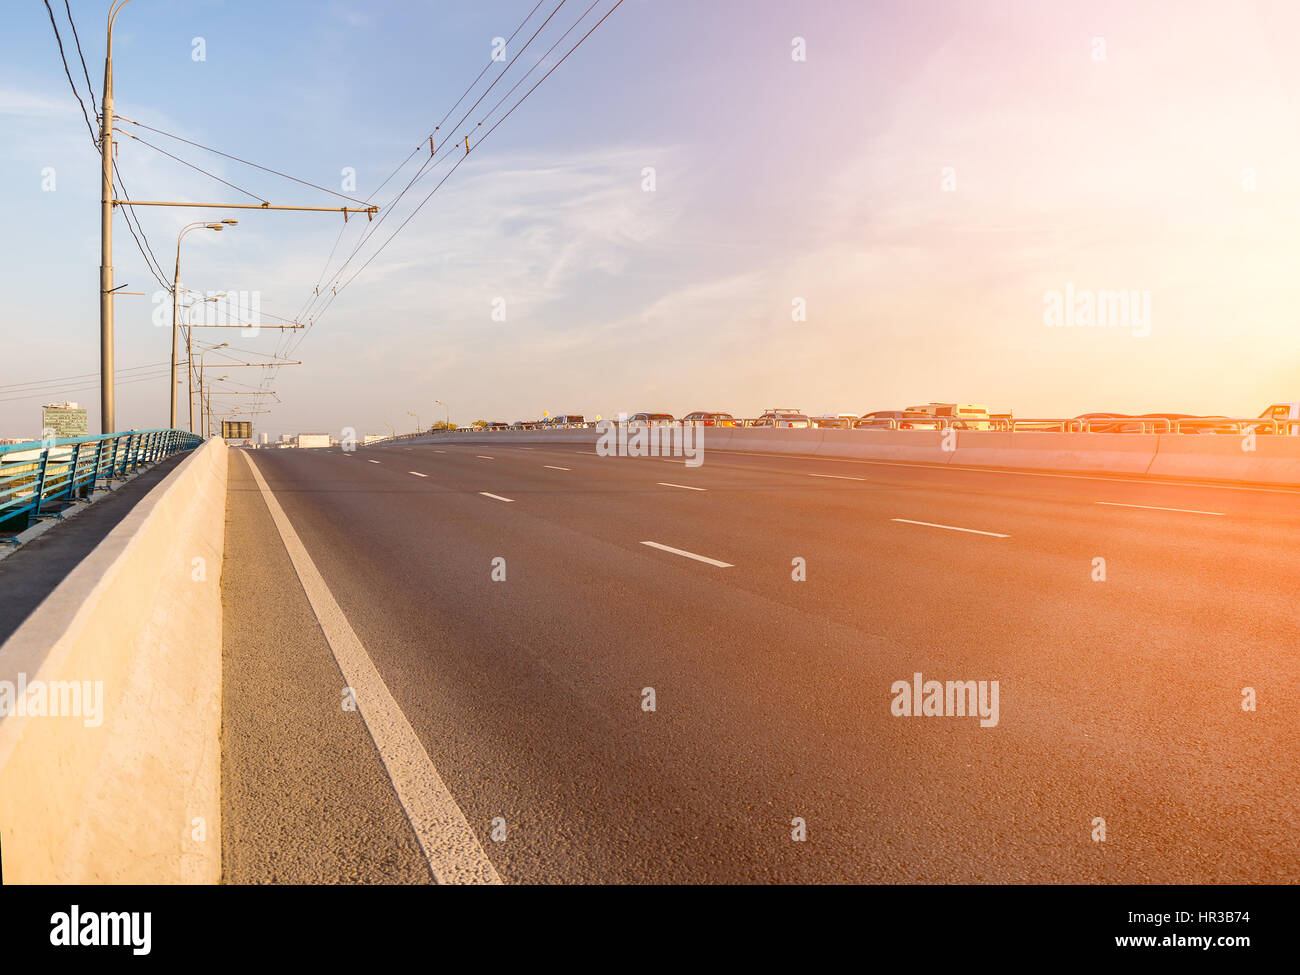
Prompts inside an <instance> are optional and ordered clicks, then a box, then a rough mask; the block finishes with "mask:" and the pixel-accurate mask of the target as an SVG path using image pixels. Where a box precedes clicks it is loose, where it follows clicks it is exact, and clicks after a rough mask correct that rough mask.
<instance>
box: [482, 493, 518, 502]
mask: <svg viewBox="0 0 1300 975" xmlns="http://www.w3.org/2000/svg"><path fill="white" fill-rule="evenodd" d="M479 494H481V495H483V497H485V498H495V499H496V500H497V501H511V502H513V501H514V500H515V499H514V498H503V497H501V495H499V494H488V493H487V492H486V491H480V492H479Z"/></svg>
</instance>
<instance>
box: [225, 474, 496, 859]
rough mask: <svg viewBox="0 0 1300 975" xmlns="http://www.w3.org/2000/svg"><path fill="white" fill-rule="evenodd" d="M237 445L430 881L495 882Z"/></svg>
mask: <svg viewBox="0 0 1300 975" xmlns="http://www.w3.org/2000/svg"><path fill="white" fill-rule="evenodd" d="M240 453H241V454H243V457H244V460H246V461H247V462H248V466H249V468H251V470H252V472H253V479H254V480H255V481H257V486H258V488H259V489H260V490H261V492H262V500H264V501H265V502H266V507H267V509H268V510H269V511H270V512H271V518H272V519H273V520H274V521H275V527H276V528H277V529H279V532H280V539H281V541H283V542H284V547H285V549H286V550H287V551H288V553H289V559H290V561H292V562H293V567H294V571H296V572H297V573H298V579H299V581H300V582H301V583H302V588H303V591H304V592H305V593H306V594H307V601H308V602H309V603H311V608H312V611H313V612H314V613H315V614H316V619H317V621H318V622H319V623H320V628H321V632H322V633H324V635H325V639H326V641H327V642H328V643H329V645H330V650H331V651H332V652H333V654H334V659H335V660H336V661H337V662H338V665H339V670H341V671H342V672H343V679H344V680H345V681H347V686H348V687H351V688H352V689H353V691H354V692H355V693H356V702H357V709H358V711H359V712H360V714H361V718H362V720H363V721H365V723H366V729H367V730H368V731H369V732H370V737H371V739H372V740H373V741H374V743H375V747H376V749H378V751H379V757H380V759H381V760H382V761H383V763H384V768H385V769H387V770H388V777H389V779H390V780H391V781H392V783H393V789H394V791H396V793H397V798H398V799H399V800H400V801H401V803H402V808H403V809H404V810H405V811H406V817H407V819H408V820H410V823H411V828H412V829H413V830H414V831H415V837H416V839H417V840H419V843H420V848H421V849H422V850H423V851H424V855H425V857H426V859H427V860H428V861H429V870H430V871H431V872H432V873H433V877H434V879H435V880H436V881H438V883H452V884H499V883H501V878H500V877H499V876H498V875H497V872H496V869H495V868H494V867H493V866H492V861H491V860H489V859H488V858H487V854H486V853H484V852H483V847H482V846H481V845H480V844H479V841H478V837H477V836H476V835H475V834H474V830H472V829H471V828H470V825H469V822H468V821H467V820H466V819H465V814H464V813H463V812H461V809H460V806H458V805H456V800H455V798H454V797H453V796H452V794H451V793H450V792H449V791H448V790H447V786H446V784H444V783H443V781H442V776H440V775H439V774H438V770H437V769H436V768H434V767H433V762H432V761H430V759H429V753H428V752H426V751H425V750H424V746H423V745H421V744H420V739H419V737H418V736H417V735H416V733H415V729H414V728H412V727H411V723H410V722H409V721H407V720H406V715H405V714H403V713H402V709H401V708H400V707H399V706H398V704H397V702H396V701H395V700H393V695H392V694H391V693H390V692H389V690H388V686H387V685H386V684H385V683H384V679H383V678H382V677H380V676H379V671H378V670H376V669H375V664H374V661H373V660H371V658H370V654H369V653H367V652H366V648H365V647H364V646H363V645H362V643H361V640H360V639H359V638H358V637H357V634H356V631H355V630H353V629H352V625H351V624H350V623H349V622H348V620H347V617H346V616H344V615H343V610H342V609H341V608H340V607H339V604H338V602H337V601H336V600H335V599H334V595H333V593H331V592H330V590H329V586H327V585H326V584H325V580H324V578H322V576H321V574H320V571H319V570H318V569H317V568H316V563H315V562H313V561H312V558H311V556H310V555H308V554H307V549H306V548H305V547H304V546H303V544H302V540H301V539H299V538H298V533H297V532H296V531H294V528H293V525H292V524H291V523H290V521H289V518H288V516H287V515H285V513H284V509H283V508H281V507H280V502H279V501H277V500H276V498H275V495H274V494H272V493H271V489H270V488H269V487H267V484H266V481H265V480H264V479H263V478H262V473H261V471H259V470H258V469H257V464H255V463H254V462H253V459H252V457H250V456H249V455H248V453H247V452H245V451H240Z"/></svg>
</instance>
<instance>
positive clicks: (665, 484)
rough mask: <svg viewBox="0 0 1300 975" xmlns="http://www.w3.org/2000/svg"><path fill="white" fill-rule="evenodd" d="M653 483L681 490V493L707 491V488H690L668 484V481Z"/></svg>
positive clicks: (686, 485) (687, 485)
mask: <svg viewBox="0 0 1300 975" xmlns="http://www.w3.org/2000/svg"><path fill="white" fill-rule="evenodd" d="M655 483H656V484H660V485H662V486H664V487H675V488H681V489H682V490H683V491H707V490H708V488H701V487H691V486H690V485H689V484H670V483H669V482H668V481H656V482H655Z"/></svg>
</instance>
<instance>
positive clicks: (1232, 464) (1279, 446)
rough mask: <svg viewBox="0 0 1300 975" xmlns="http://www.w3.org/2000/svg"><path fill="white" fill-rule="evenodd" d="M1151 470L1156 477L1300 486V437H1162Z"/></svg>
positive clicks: (1191, 435)
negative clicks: (1250, 444)
mask: <svg viewBox="0 0 1300 975" xmlns="http://www.w3.org/2000/svg"><path fill="white" fill-rule="evenodd" d="M1158 440H1159V444H1158V445H1157V447H1156V453H1155V458H1154V459H1153V460H1152V462H1151V467H1150V469H1149V471H1148V473H1149V474H1152V475H1153V476H1160V477H1186V478H1195V479H1197V480H1207V481H1247V482H1250V483H1253V484H1286V485H1291V484H1300V437H1279V436H1273V435H1265V436H1262V437H1260V436H1257V437H1256V438H1255V439H1254V444H1253V445H1254V448H1255V449H1254V450H1246V449H1244V446H1245V445H1246V444H1247V443H1248V441H1246V439H1245V438H1244V437H1234V436H1221V435H1220V436H1214V435H1209V434H1162V435H1160V437H1159V438H1158Z"/></svg>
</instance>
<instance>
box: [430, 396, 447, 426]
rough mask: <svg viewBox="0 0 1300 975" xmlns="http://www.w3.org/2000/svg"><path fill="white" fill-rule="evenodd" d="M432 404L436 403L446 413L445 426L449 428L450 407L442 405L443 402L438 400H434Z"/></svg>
mask: <svg viewBox="0 0 1300 975" xmlns="http://www.w3.org/2000/svg"><path fill="white" fill-rule="evenodd" d="M434 402H435V403H437V404H438V405H439V406H441V407H442V408H443V409H444V410H446V411H447V423H446V425H447V426H448V427H450V426H451V407H449V406H448V405H447V404H446V403H444V402H443V401H442V400H440V399H436V400H434Z"/></svg>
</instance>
